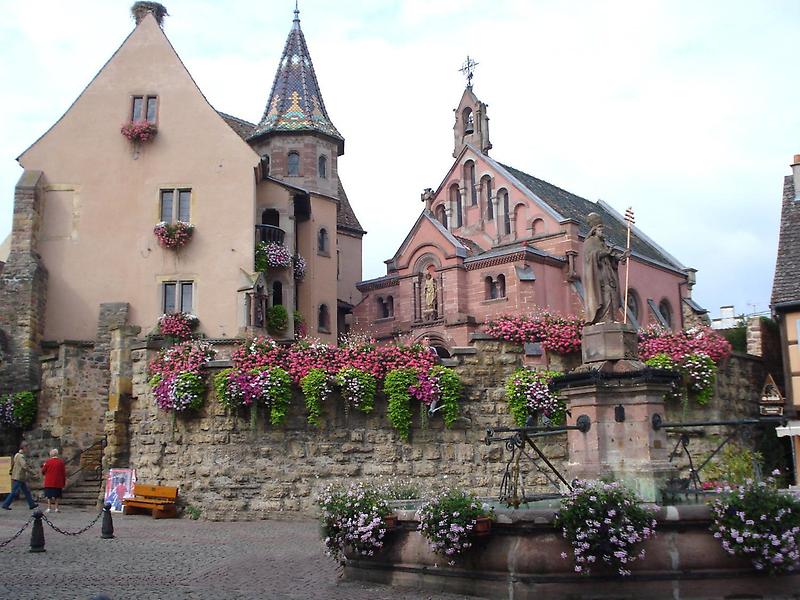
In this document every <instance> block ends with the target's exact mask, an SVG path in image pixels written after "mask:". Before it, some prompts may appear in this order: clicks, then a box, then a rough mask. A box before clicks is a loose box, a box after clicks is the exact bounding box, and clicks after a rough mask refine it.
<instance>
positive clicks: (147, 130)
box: [120, 121, 158, 143]
mask: <svg viewBox="0 0 800 600" xmlns="http://www.w3.org/2000/svg"><path fill="white" fill-rule="evenodd" d="M120 132H121V133H122V135H124V136H125V137H126V138H128V139H129V140H130V141H132V142H134V143H144V142H149V141H150V140H152V139H153V138H154V137H155V136H156V133H158V127H156V124H155V123H151V122H149V121H130V122H128V123H124V124H123V125H122V128H121V129H120Z"/></svg>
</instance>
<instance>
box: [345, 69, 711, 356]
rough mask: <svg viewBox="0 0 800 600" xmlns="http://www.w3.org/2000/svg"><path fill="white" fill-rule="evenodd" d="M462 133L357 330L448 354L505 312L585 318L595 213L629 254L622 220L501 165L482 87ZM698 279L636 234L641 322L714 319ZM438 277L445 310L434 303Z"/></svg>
mask: <svg viewBox="0 0 800 600" xmlns="http://www.w3.org/2000/svg"><path fill="white" fill-rule="evenodd" d="M453 130H454V137H455V139H454V142H455V143H454V150H453V156H454V158H455V161H454V162H453V164H452V166H451V167H450V170H449V171H448V172H447V173H446V174H445V176H444V178H443V180H442V182H441V184H439V187H438V188H437V189H436V190H431V189H426V190H425V192H424V193H423V194H422V200H423V202H424V203H425V207H424V209H423V211H422V213H421V214H420V215H419V217H418V218H417V221H416V222H415V223H414V225H413V226H412V227H411V231H410V232H409V233H408V235H407V236H406V238H405V240H404V241H403V243H402V244H401V246H400V248H399V249H398V250H397V252H396V253H395V255H394V256H393V257H392V258H391V259H390V260H388V261H387V265H388V266H387V274H386V275H385V276H384V277H380V278H377V279H372V280H367V281H361V282H360V283H359V284H358V289H359V290H360V291H361V292H362V293H363V294H364V299H363V300H362V302H361V303H360V304H359V305H358V306H357V307H356V309H355V310H354V320H355V324H356V327H357V328H358V329H361V330H365V331H369V332H370V333H372V334H373V335H374V336H376V338H378V339H379V340H388V339H390V338H393V337H396V336H398V335H404V336H408V335H410V336H411V337H412V338H413V339H415V340H418V339H422V338H428V339H429V340H430V341H431V343H433V344H434V345H436V346H439V347H441V348H442V349H443V350H444V351H448V350H449V349H452V347H454V346H465V345H467V344H468V343H469V341H470V338H471V335H472V334H474V333H476V332H478V331H480V330H481V326H482V325H483V324H484V323H485V322H487V321H488V320H490V319H491V318H492V317H494V316H497V315H501V314H517V313H529V312H531V311H533V310H534V309H536V308H537V307H542V308H547V309H549V310H551V311H556V312H559V313H562V314H569V315H576V314H583V287H582V284H581V270H582V269H581V252H582V246H583V239H584V237H585V235H586V234H587V233H588V229H589V228H588V226H587V223H586V216H587V215H588V214H589V213H590V212H596V213H598V214H600V215H601V217H602V218H603V221H604V224H605V229H606V238H607V239H608V240H609V242H610V243H611V244H613V245H615V246H617V247H620V248H624V246H625V236H626V229H625V227H626V225H625V223H624V219H623V217H622V216H621V215H619V214H618V213H617V212H616V211H615V210H614V209H613V208H612V207H611V206H609V205H607V204H605V203H603V202H602V201H600V202H591V201H589V200H586V199H584V198H580V197H578V196H575V195H574V194H571V193H569V192H567V191H565V190H563V189H560V188H558V187H556V186H554V185H551V184H549V183H547V182H545V181H542V180H541V179H537V178H536V177H533V176H531V175H528V174H527V173H525V172H523V171H520V170H518V169H515V168H513V167H510V166H507V165H504V164H501V163H499V162H497V161H496V160H494V159H493V158H491V157H490V156H489V150H490V149H491V148H492V144H491V143H490V141H489V118H488V115H487V106H486V104H484V103H483V102H481V101H480V100H479V99H478V98H477V96H476V95H475V93H474V92H473V90H472V86H471V85H468V86H467V88H466V89H465V91H464V93H463V95H462V97H461V101H460V102H459V104H458V108H456V109H455V125H454V127H453ZM694 273H695V270H694V269H688V268H686V267H684V266H683V265H682V264H681V263H680V262H679V261H678V260H677V259H675V258H674V257H673V256H672V255H670V254H669V253H668V252H666V251H665V250H664V249H663V248H661V247H660V246H658V245H657V244H656V243H655V242H654V241H653V240H652V239H650V238H649V237H647V236H646V235H645V234H644V233H642V232H641V231H639V230H638V229H635V228H634V230H633V234H632V261H631V265H630V282H631V294H630V300H629V317H630V320H631V322H633V323H634V324H636V325H637V326H644V325H649V324H651V323H658V324H661V325H665V326H668V327H672V328H680V327H682V326H684V325H685V324H687V323H689V322H695V321H697V320H700V319H703V318H704V316H705V313H706V311H705V310H703V309H702V308H700V307H699V306H697V304H695V303H694V302H693V301H692V299H691V288H692V286H693V284H694ZM428 274H430V275H431V278H430V279H432V280H433V281H435V286H436V306H435V309H432V307H431V302H430V296H429V297H428V299H427V300H426V281H428V277H427V275H428ZM427 286H428V291H429V294H430V286H431V284H430V283H428V284H427Z"/></svg>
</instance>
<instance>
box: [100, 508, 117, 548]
mask: <svg viewBox="0 0 800 600" xmlns="http://www.w3.org/2000/svg"><path fill="white" fill-rule="evenodd" d="M100 537H101V538H102V539H104V540H111V539H113V538H114V520H113V519H112V518H111V502H106V505H105V506H104V507H103V524H102V525H101V526H100Z"/></svg>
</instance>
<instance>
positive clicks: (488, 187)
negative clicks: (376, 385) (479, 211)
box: [481, 175, 494, 221]
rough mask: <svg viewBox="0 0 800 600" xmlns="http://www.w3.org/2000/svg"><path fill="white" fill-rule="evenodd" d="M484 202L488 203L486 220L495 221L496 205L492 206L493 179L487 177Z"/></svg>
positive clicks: (484, 178)
mask: <svg viewBox="0 0 800 600" xmlns="http://www.w3.org/2000/svg"><path fill="white" fill-rule="evenodd" d="M481 181H482V182H483V201H484V202H485V203H486V220H487V221H491V220H493V219H494V205H493V204H492V178H491V177H489V176H488V175H485V176H484V177H483V179H481Z"/></svg>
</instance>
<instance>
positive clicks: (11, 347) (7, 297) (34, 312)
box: [0, 171, 47, 392]
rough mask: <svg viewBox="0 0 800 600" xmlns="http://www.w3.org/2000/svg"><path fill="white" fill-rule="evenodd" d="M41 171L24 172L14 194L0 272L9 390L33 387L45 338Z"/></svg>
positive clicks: (2, 368)
mask: <svg viewBox="0 0 800 600" xmlns="http://www.w3.org/2000/svg"><path fill="white" fill-rule="evenodd" d="M43 203H44V175H43V174H42V172H41V171H25V172H24V173H23V174H22V177H20V179H19V182H18V183H17V187H16V189H15V192H14V220H13V224H12V229H11V249H10V252H9V255H8V262H6V264H5V267H4V269H3V273H2V275H0V341H4V344H3V345H4V346H5V347H4V348H2V352H3V354H4V355H5V356H4V360H2V361H0V387H2V389H4V390H7V391H12V392H18V391H25V390H38V389H39V386H40V382H41V366H40V363H39V358H40V355H41V350H40V344H41V341H42V337H43V336H44V315H45V306H46V302H47V269H46V268H45V266H44V263H43V262H42V258H41V256H39V252H38V246H39V231H40V229H41V223H42V211H43V210H44V207H43Z"/></svg>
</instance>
